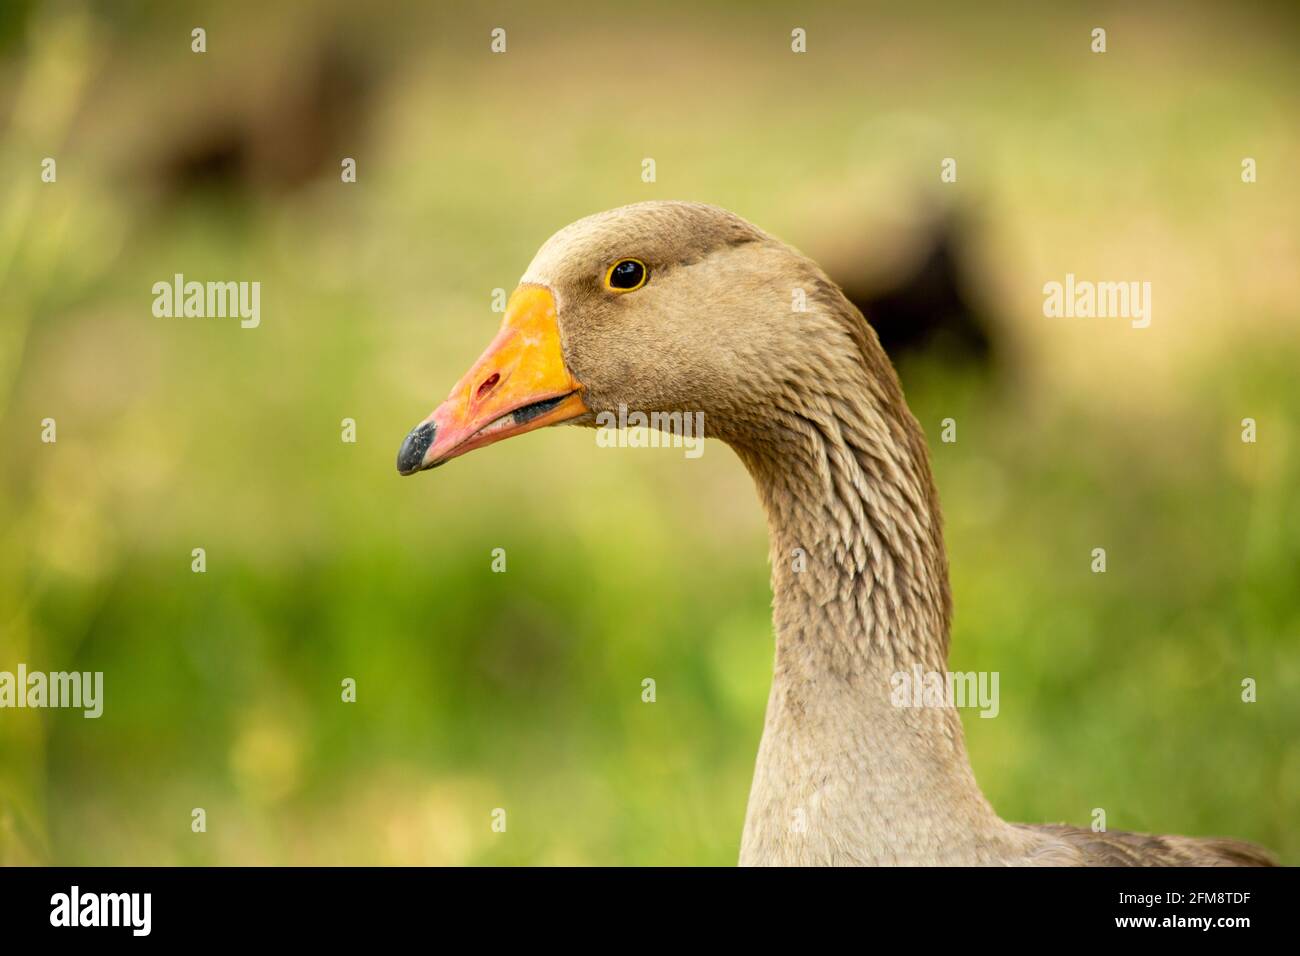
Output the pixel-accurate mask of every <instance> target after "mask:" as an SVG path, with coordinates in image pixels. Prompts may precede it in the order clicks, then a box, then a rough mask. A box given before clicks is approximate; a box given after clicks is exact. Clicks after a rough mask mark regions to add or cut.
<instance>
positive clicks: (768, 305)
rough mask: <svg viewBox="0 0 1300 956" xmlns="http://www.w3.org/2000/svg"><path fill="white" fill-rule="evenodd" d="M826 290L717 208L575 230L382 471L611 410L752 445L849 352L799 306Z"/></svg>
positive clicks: (539, 264) (603, 219) (652, 207)
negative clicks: (779, 412)
mask: <svg viewBox="0 0 1300 956" xmlns="http://www.w3.org/2000/svg"><path fill="white" fill-rule="evenodd" d="M832 293H833V294H834V295H835V296H837V297H838V296H839V293H838V290H835V289H834V286H833V285H832V284H831V283H830V282H829V280H828V279H826V277H825V276H824V275H823V274H822V273H821V271H820V270H819V269H818V268H817V267H816V266H815V265H814V264H813V263H811V262H810V261H809V260H807V259H805V258H803V257H802V256H800V255H798V254H797V253H796V252H794V251H793V250H792V249H790V248H789V247H787V246H785V245H784V244H782V243H781V242H779V241H777V240H775V239H773V238H772V237H770V236H768V235H767V234H766V233H764V232H762V231H760V230H759V229H757V228H756V227H754V226H752V225H751V224H749V223H748V222H746V221H745V220H743V219H741V218H740V217H739V216H736V215H734V214H732V213H730V212H727V211H726V210H723V209H718V208H715V207H712V206H707V205H701V204H695V203H682V202H644V203H637V204H635V205H631V206H624V207H621V208H618V209H613V210H610V211H607V212H603V213H599V214H597V215H594V216H589V217H587V218H585V219H581V220H579V221H577V222H575V223H573V224H571V225H569V226H567V227H565V228H564V229H561V230H560V231H559V232H557V233H556V234H555V235H554V236H552V237H551V238H550V239H549V240H547V241H546V243H545V244H543V245H542V247H541V249H540V250H539V251H538V253H537V255H536V256H535V257H534V259H533V261H532V263H531V264H530V265H529V266H528V268H527V270H526V271H525V272H524V275H523V277H522V279H521V280H520V283H519V286H518V288H517V289H516V290H515V291H514V293H513V294H512V295H511V297H510V299H509V301H508V304H507V307H506V313H505V318H504V321H503V323H502V326H501V329H500V331H499V333H498V334H497V336H496V338H495V339H493V341H492V342H491V344H490V345H489V346H488V347H487V349H486V351H484V353H483V354H482V356H480V358H479V359H478V361H477V362H475V363H474V364H473V366H472V367H471V368H470V369H469V371H468V372H466V373H465V375H464V376H463V377H462V378H461V379H460V381H459V382H457V383H456V385H455V386H454V387H453V388H452V390H451V393H450V395H448V397H447V399H446V401H444V402H443V403H442V404H441V405H439V406H438V407H437V408H436V409H435V410H434V411H433V412H432V413H430V414H429V415H428V417H426V418H425V419H424V420H423V421H422V422H420V423H419V424H417V425H416V426H415V428H413V429H412V430H411V431H410V433H409V434H408V435H407V437H406V440H405V441H404V442H403V443H402V446H401V449H400V451H399V453H398V456H397V467H398V471H399V472H401V473H402V474H404V475H405V474H413V473H415V472H418V471H422V470H425V469H428V468H433V467H436V466H438V465H440V464H443V463H444V462H446V461H448V460H450V459H451V458H454V457H457V456H459V455H462V454H464V453H466V452H468V451H471V450H473V449H476V448H481V447H483V446H485V445H489V444H493V443H495V442H498V441H501V440H503V439H505V438H509V437H512V436H514V435H520V434H523V433H525V432H529V431H533V430H535V429H537V428H542V427H544V426H547V425H554V424H559V423H561V422H569V423H573V424H579V425H589V426H595V425H596V424H597V423H598V417H599V416H601V414H602V413H609V414H610V415H613V416H617V415H618V413H619V410H620V408H622V409H623V410H624V411H625V412H627V411H641V412H644V413H647V414H650V413H655V412H660V413H668V414H669V415H671V414H672V413H682V414H694V413H702V414H703V416H704V418H703V421H704V423H705V429H706V433H707V434H708V435H709V436H710V437H717V438H721V439H723V440H724V441H727V442H729V443H731V444H733V445H737V446H744V445H746V444H752V443H753V442H754V440H755V439H756V436H760V435H763V434H764V433H765V432H766V431H767V428H768V426H769V425H770V418H771V416H772V415H773V413H774V410H776V409H780V408H783V407H789V406H790V402H791V398H792V393H793V392H798V391H800V390H808V389H812V390H815V389H816V388H817V386H818V382H817V381H816V379H818V378H822V377H833V376H835V375H836V373H837V370H836V369H834V368H833V367H830V366H828V364H827V359H828V358H831V357H834V356H835V355H836V354H837V353H842V352H843V351H844V350H845V349H846V348H847V349H848V350H849V351H850V352H852V353H854V354H858V355H860V354H861V353H860V351H859V350H858V349H855V348H854V345H853V341H852V338H853V332H852V330H851V329H850V328H846V327H845V324H844V323H843V322H842V321H839V320H837V317H836V314H835V312H834V310H824V309H815V308H801V305H802V304H803V303H804V302H806V301H807V300H812V299H815V298H816V297H819V296H826V295H828V294H832ZM846 304H847V303H846ZM858 322H859V323H860V322H861V319H860V317H859V318H858ZM872 338H873V340H874V336H872ZM876 348H877V349H878V346H876ZM881 358H882V359H883V353H882V355H881Z"/></svg>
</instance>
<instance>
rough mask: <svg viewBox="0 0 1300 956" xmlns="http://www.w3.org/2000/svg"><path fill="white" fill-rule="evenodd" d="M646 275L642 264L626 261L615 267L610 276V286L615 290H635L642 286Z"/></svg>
mask: <svg viewBox="0 0 1300 956" xmlns="http://www.w3.org/2000/svg"><path fill="white" fill-rule="evenodd" d="M644 275H645V267H644V266H643V265H641V263H639V262H633V261H632V260H631V259H624V260H623V261H622V262H620V263H618V264H617V265H615V266H614V271H613V272H612V273H610V276H609V284H610V285H611V286H613V287H614V288H615V289H635V288H636V287H637V286H638V285H640V284H641V278H642V276H644Z"/></svg>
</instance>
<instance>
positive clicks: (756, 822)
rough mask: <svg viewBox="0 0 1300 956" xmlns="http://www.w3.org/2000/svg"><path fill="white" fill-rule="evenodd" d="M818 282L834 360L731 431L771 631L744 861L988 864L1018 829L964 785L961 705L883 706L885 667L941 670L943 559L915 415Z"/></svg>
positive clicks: (859, 327) (857, 321) (945, 590)
mask: <svg viewBox="0 0 1300 956" xmlns="http://www.w3.org/2000/svg"><path fill="white" fill-rule="evenodd" d="M832 291H833V293H834V295H833V298H831V301H832V302H833V303H834V305H835V307H836V308H838V309H839V310H840V312H841V313H842V314H840V315H839V316H837V318H838V320H839V328H840V329H842V330H843V331H844V334H845V336H846V337H847V338H848V339H849V340H851V341H852V345H853V348H852V350H851V352H849V354H848V355H845V357H844V359H843V364H842V367H839V368H828V369H826V371H825V374H824V375H823V376H822V377H821V378H820V381H818V383H817V387H816V389H815V390H814V389H800V390H798V391H794V390H791V391H789V393H788V394H786V395H784V396H783V398H782V400H781V402H780V404H779V407H776V408H775V409H773V408H768V409H767V411H766V414H767V415H768V419H767V420H765V421H764V423H763V426H762V427H761V428H757V427H756V428H754V429H753V430H752V431H751V432H750V435H752V436H754V437H752V438H751V439H750V440H741V441H735V442H733V444H734V445H735V447H736V450H737V453H738V454H739V455H740V457H741V459H742V460H743V461H744V462H745V464H746V466H747V467H748V468H749V470H750V472H751V474H752V475H753V477H754V479H755V482H756V484H757V486H758V491H759V496H760V498H761V499H762V502H763V506H764V509H765V510H766V512H767V518H768V525H769V534H770V545H771V562H772V588H773V592H774V604H773V607H774V612H773V617H774V624H775V631H776V661H775V668H774V676H773V684H772V692H771V697H770V700H769V703H768V712H767V719H766V724H765V727H764V733H763V740H762V743H761V745H760V749H759V756H758V765H757V768H756V773H755V777H754V784H753V789H752V792H751V795H750V803H749V811H748V814H747V817H746V823H745V836H744V842H743V845H742V849H741V862H742V863H788V864H796V863H878V864H883V863H939V862H948V863H962V862H966V863H976V862H989V861H992V860H994V859H997V858H998V857H999V856H1002V855H1005V854H1007V853H1009V852H1012V851H1013V850H1012V849H1009V848H1013V845H1014V844H1015V843H1016V842H1017V837H1016V831H1013V830H1011V828H1010V827H1008V826H1007V825H1006V824H1004V823H1002V821H1000V820H999V819H998V818H997V816H996V815H995V814H994V813H993V810H992V809H991V808H990V807H989V805H988V803H987V802H986V801H985V799H984V797H983V795H982V794H981V793H980V791H979V788H978V786H977V785H976V783H975V779H974V776H973V775H972V773H971V769H970V764H969V761H968V759H967V756H966V750H965V744H964V740H963V735H962V727H961V720H960V718H959V717H958V715H957V712H956V711H955V710H953V709H952V708H951V707H928V708H900V707H895V706H894V705H893V703H891V676H892V675H894V674H896V673H900V672H913V671H914V669H915V667H916V666H919V667H920V669H921V670H923V671H926V672H940V673H942V672H944V671H945V670H946V667H947V650H948V631H949V625H950V620H951V596H950V592H949V586H948V568H947V558H946V555H945V552H944V545H943V533H942V530H941V527H940V514H939V508H938V500H937V495H936V492H935V487H934V481H933V478H932V477H931V473H930V464H929V456H928V453H927V451H926V446H925V439H924V436H923V435H922V433H921V430H920V426H919V425H917V423H916V420H915V419H914V418H913V417H912V414H911V412H910V411H909V410H908V408H907V406H906V404H905V402H904V400H903V397H902V391H901V388H900V386H899V384H898V379H897V376H896V375H895V373H894V370H893V368H892V366H890V364H889V361H888V359H887V358H886V357H885V355H884V352H883V351H882V350H881V348H880V345H879V342H878V341H877V339H876V337H875V333H874V332H872V331H871V329H870V328H869V327H868V326H867V324H866V322H865V320H864V319H863V318H862V317H861V315H860V314H859V313H858V312H857V310H856V309H853V307H852V306H851V305H849V304H848V302H847V301H845V300H844V299H843V297H842V296H840V294H839V292H838V290H832ZM839 351H840V353H841V354H843V353H844V352H845V351H846V350H845V349H843V348H841V349H840V350H839ZM773 413H774V414H773ZM773 418H774V420H773Z"/></svg>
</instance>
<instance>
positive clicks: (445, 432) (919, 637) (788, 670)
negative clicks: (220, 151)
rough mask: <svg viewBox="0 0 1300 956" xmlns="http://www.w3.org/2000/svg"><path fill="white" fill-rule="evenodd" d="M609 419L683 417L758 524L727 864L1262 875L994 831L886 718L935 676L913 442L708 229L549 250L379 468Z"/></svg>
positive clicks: (918, 726) (1088, 835) (1077, 839)
mask: <svg viewBox="0 0 1300 956" xmlns="http://www.w3.org/2000/svg"><path fill="white" fill-rule="evenodd" d="M795 290H801V291H802V293H803V295H802V297H800V296H798V295H795ZM800 298H802V300H803V305H804V308H803V309H802V310H799V309H796V308H792V303H794V302H798V301H799V300H800ZM620 406H623V407H624V409H625V410H626V409H627V408H632V409H639V410H641V411H642V412H644V413H647V414H650V413H654V412H659V413H662V414H664V415H667V416H670V417H669V418H668V419H667V420H669V421H671V420H673V419H672V418H671V416H672V415H673V414H674V413H681V414H688V413H698V412H702V413H703V414H704V421H705V428H706V431H707V434H708V436H709V437H711V438H717V439H720V440H721V441H723V442H725V443H726V444H728V445H729V446H731V448H732V449H733V450H734V451H735V453H736V455H737V456H738V457H739V458H740V460H741V462H742V463H743V464H744V465H745V467H746V469H747V470H748V471H749V473H750V475H751V476H752V478H753V481H754V484H755V486H756V487H757V490H758V497H759V499H760V501H761V504H762V506H763V509H764V511H765V512H766V517H767V523H768V534H769V542H770V555H769V558H770V563H771V585H772V591H773V596H774V597H773V625H774V631H775V645H776V650H775V660H774V666H773V676H772V684H771V691H770V695H769V699H768V704H767V713H766V718H765V722H764V727H763V734H762V738H761V741H760V743H759V748H758V756H757V760H756V764H755V771H754V778H753V784H752V788H751V791H750V796H749V804H748V808H747V811H746V816H745V824H744V832H743V835H742V839H741V848H740V859H739V862H740V864H741V865H788V866H793V865H836V866H838V865H1031V866H1044V865H1051V866H1120V865H1126V866H1157V865H1166V866H1189V865H1226V866H1234V865H1269V864H1272V862H1273V861H1272V859H1271V857H1270V856H1269V855H1268V854H1267V853H1266V852H1265V851H1263V850H1261V849H1259V848H1257V847H1255V846H1253V845H1251V844H1248V843H1243V842H1240V841H1236V840H1231V839H1216V838H1195V837H1181V836H1150V835H1146V834H1136V833H1121V832H1094V831H1093V830H1091V829H1081V828H1075V827H1071V826H1065V825H1042V826H1039V825H1026V824H1015V823H1009V822H1005V821H1003V820H1002V819H1001V818H1000V817H999V816H998V815H997V814H996V813H995V812H994V810H993V808H992V806H991V805H990V804H989V802H988V800H987V799H986V798H985V797H984V795H983V793H982V792H981V791H980V788H979V786H978V784H977V783H976V781H975V776H974V774H973V772H972V770H971V766H970V761H969V759H968V758H967V755H966V749H965V743H964V740H963V735H962V725H961V720H960V718H959V716H958V713H957V711H956V709H955V708H954V707H952V706H950V705H947V704H945V705H942V706H923V707H901V706H896V705H895V699H894V696H893V695H892V694H891V690H892V689H893V685H891V677H892V676H893V675H896V674H899V673H903V672H909V671H913V670H914V669H917V668H919V669H920V671H922V672H924V673H927V674H928V673H931V672H933V673H938V674H943V673H946V665H947V653H948V634H949V626H950V622H951V618H952V597H951V592H950V590H949V584H948V563H947V556H946V553H945V550H944V542H943V530H942V527H941V517H940V511H939V501H938V495H937V492H936V489H935V483H934V480H933V478H932V477H931V471H930V463H929V454H928V451H927V447H926V441H925V438H924V435H923V434H922V431H921V428H920V426H919V425H918V424H917V421H916V419H915V418H914V417H913V416H912V413H911V411H910V410H909V408H908V406H907V403H906V402H905V401H904V398H903V392H902V387H901V386H900V384H899V380H898V377H897V375H896V374H895V372H894V369H893V366H892V365H891V364H890V362H889V360H888V358H886V356H885V353H884V351H883V350H882V348H881V346H880V344H879V341H878V339H877V337H876V334H875V332H874V331H873V330H872V328H871V326H870V325H868V323H867V321H866V319H865V318H864V317H863V315H862V313H861V312H859V311H858V310H857V309H856V308H855V307H854V306H853V305H851V304H850V303H849V301H848V300H847V299H846V298H845V297H844V295H843V294H842V293H841V291H840V289H839V288H838V287H837V286H836V285H835V284H834V283H833V282H831V281H830V280H829V279H828V278H827V277H826V275H825V274H824V273H823V272H822V270H821V269H820V268H819V267H818V266H817V265H816V264H815V263H813V262H812V261H811V260H809V259H807V258H805V257H804V256H802V255H800V254H799V253H798V252H796V251H795V250H794V249H792V248H791V247H789V246H787V245H785V244H784V243H782V242H781V241H779V240H778V239H776V238H774V237H772V236H770V235H768V234H767V233H765V232H763V231H761V230H760V229H758V228H756V227H755V226H753V225H751V224H750V223H749V222H747V221H746V220H744V219H742V218H741V217H739V216H737V215H735V214H733V213H731V212H728V211H726V210H723V209H720V208H717V207H714V206H709V205H703V204H699V203H690V202H669V201H654V202H642V203H636V204H633V205H629V206H623V207H620V208H617V209H613V210H609V211H606V212H602V213H598V214H596V215H593V216H589V217H587V218H585V219H581V220H579V221H577V222H574V223H572V224H571V225H569V226H566V227H565V228H563V229H561V230H560V231H559V232H557V233H556V234H555V235H553V236H552V237H551V238H550V239H548V240H547V241H546V242H545V243H544V244H543V245H542V247H541V248H540V250H539V251H538V252H537V254H536V256H535V258H534V259H533V261H532V263H531V264H530V265H529V266H528V268H527V270H526V271H525V272H524V274H523V277H522V279H521V280H520V283H519V285H518V287H517V289H516V290H515V291H514V292H513V293H512V295H511V296H510V298H509V300H508V302H507V306H506V312H505V316H504V320H503V322H502V325H501V328H500V331H499V333H498V334H497V335H496V337H495V338H494V339H493V340H492V342H491V343H490V344H489V345H488V347H487V350H486V351H485V352H484V353H483V354H482V356H481V357H480V358H479V359H478V361H477V362H475V363H474V364H473V366H472V367H471V368H470V369H469V371H468V372H466V373H465V375H464V377H462V378H461V379H460V381H459V382H457V383H456V385H455V386H454V387H453V388H452V390H451V393H450V395H449V396H448V397H447V400H446V401H444V402H443V403H442V404H440V405H438V407H437V408H436V409H435V410H434V411H433V412H432V413H430V414H429V416H428V417H427V418H425V419H424V420H423V421H421V422H420V423H419V424H417V425H416V426H415V427H414V428H413V429H411V431H410V432H409V434H408V435H407V436H406V438H405V440H404V441H403V442H402V445H401V448H400V450H399V452H398V456H397V468H398V471H399V472H400V473H401V474H403V475H410V474H414V473H416V472H419V471H424V470H427V469H431V468H435V467H437V466H439V465H442V464H445V463H446V462H448V461H450V460H451V459H453V458H456V457H458V456H460V455H463V454H465V453H466V452H469V451H472V450H474V449H477V448H483V447H485V446H487V445H491V444H494V443H496V442H499V441H502V440H504V439H506V438H510V437H513V436H515V435H522V434H524V433H526V432H530V431H534V430H536V429H539V428H543V427H546V426H550V425H557V424H560V423H569V424H576V425H585V426H591V427H595V426H596V423H597V421H596V420H597V416H598V415H602V413H608V414H611V415H616V414H617V411H618V409H619V408H620ZM605 420H606V421H607V420H609V419H605ZM661 420H663V419H661ZM796 554H797V555H801V556H802V561H799V560H792V558H791V556H792V555H796Z"/></svg>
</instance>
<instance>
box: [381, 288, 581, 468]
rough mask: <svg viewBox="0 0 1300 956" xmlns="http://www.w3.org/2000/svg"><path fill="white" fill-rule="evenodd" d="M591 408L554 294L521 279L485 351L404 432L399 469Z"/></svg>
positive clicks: (429, 462)
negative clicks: (571, 361)
mask: <svg viewBox="0 0 1300 956" xmlns="http://www.w3.org/2000/svg"><path fill="white" fill-rule="evenodd" d="M588 410H589V409H588V408H587V405H586V403H585V402H583V400H582V384H581V383H580V382H579V381H578V380H577V379H576V378H574V377H573V376H572V375H571V374H570V373H569V369H568V367H567V366H566V365H565V364H564V351H563V349H562V348H561V346H560V326H559V322H558V320H557V319H556V316H555V297H554V296H552V295H551V291H550V290H549V289H546V288H544V287H542V286H536V285H522V286H520V287H519V288H518V289H516V290H515V291H514V294H513V295H511V296H510V302H509V303H508V304H507V305H506V317H505V321H504V322H502V323H501V331H500V332H498V333H497V337H496V338H495V339H493V340H492V344H491V345H489V346H488V347H487V351H486V352H484V353H483V354H482V355H481V356H479V360H478V361H477V362H475V363H474V366H473V368H471V369H470V370H469V371H468V372H466V373H465V375H464V377H463V378H461V380H460V381H459V382H457V383H456V387H455V388H453V389H452V390H451V394H450V395H448V396H447V400H446V401H445V402H443V403H442V404H441V405H439V406H438V407H437V408H435V409H434V410H433V413H432V414H431V415H429V417H428V418H426V419H425V420H424V421H422V422H420V424H418V425H416V426H415V427H414V428H413V429H411V432H410V434H408V435H407V436H406V440H405V441H404V442H402V447H401V450H400V451H398V453H397V470H398V471H399V472H400V473H401V474H403V475H411V474H414V473H415V472H417V471H423V470H424V469H426V468H433V467H436V466H437V465H441V464H442V463H443V462H445V461H450V460H451V459H452V458H455V457H456V456H458V455H463V454H465V452H467V451H473V450H474V449H475V448H482V447H484V446H485V445H491V444H492V443H493V442H499V441H501V440H502V439H503V438H510V437H511V436H512V435H522V434H523V433H524V432H530V431H532V430H533V429H535V428H542V427H543V426H545V425H555V424H558V423H559V422H565V421H568V420H569V419H571V418H577V417H578V416H580V415H585V414H586V413H587V412H588Z"/></svg>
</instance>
